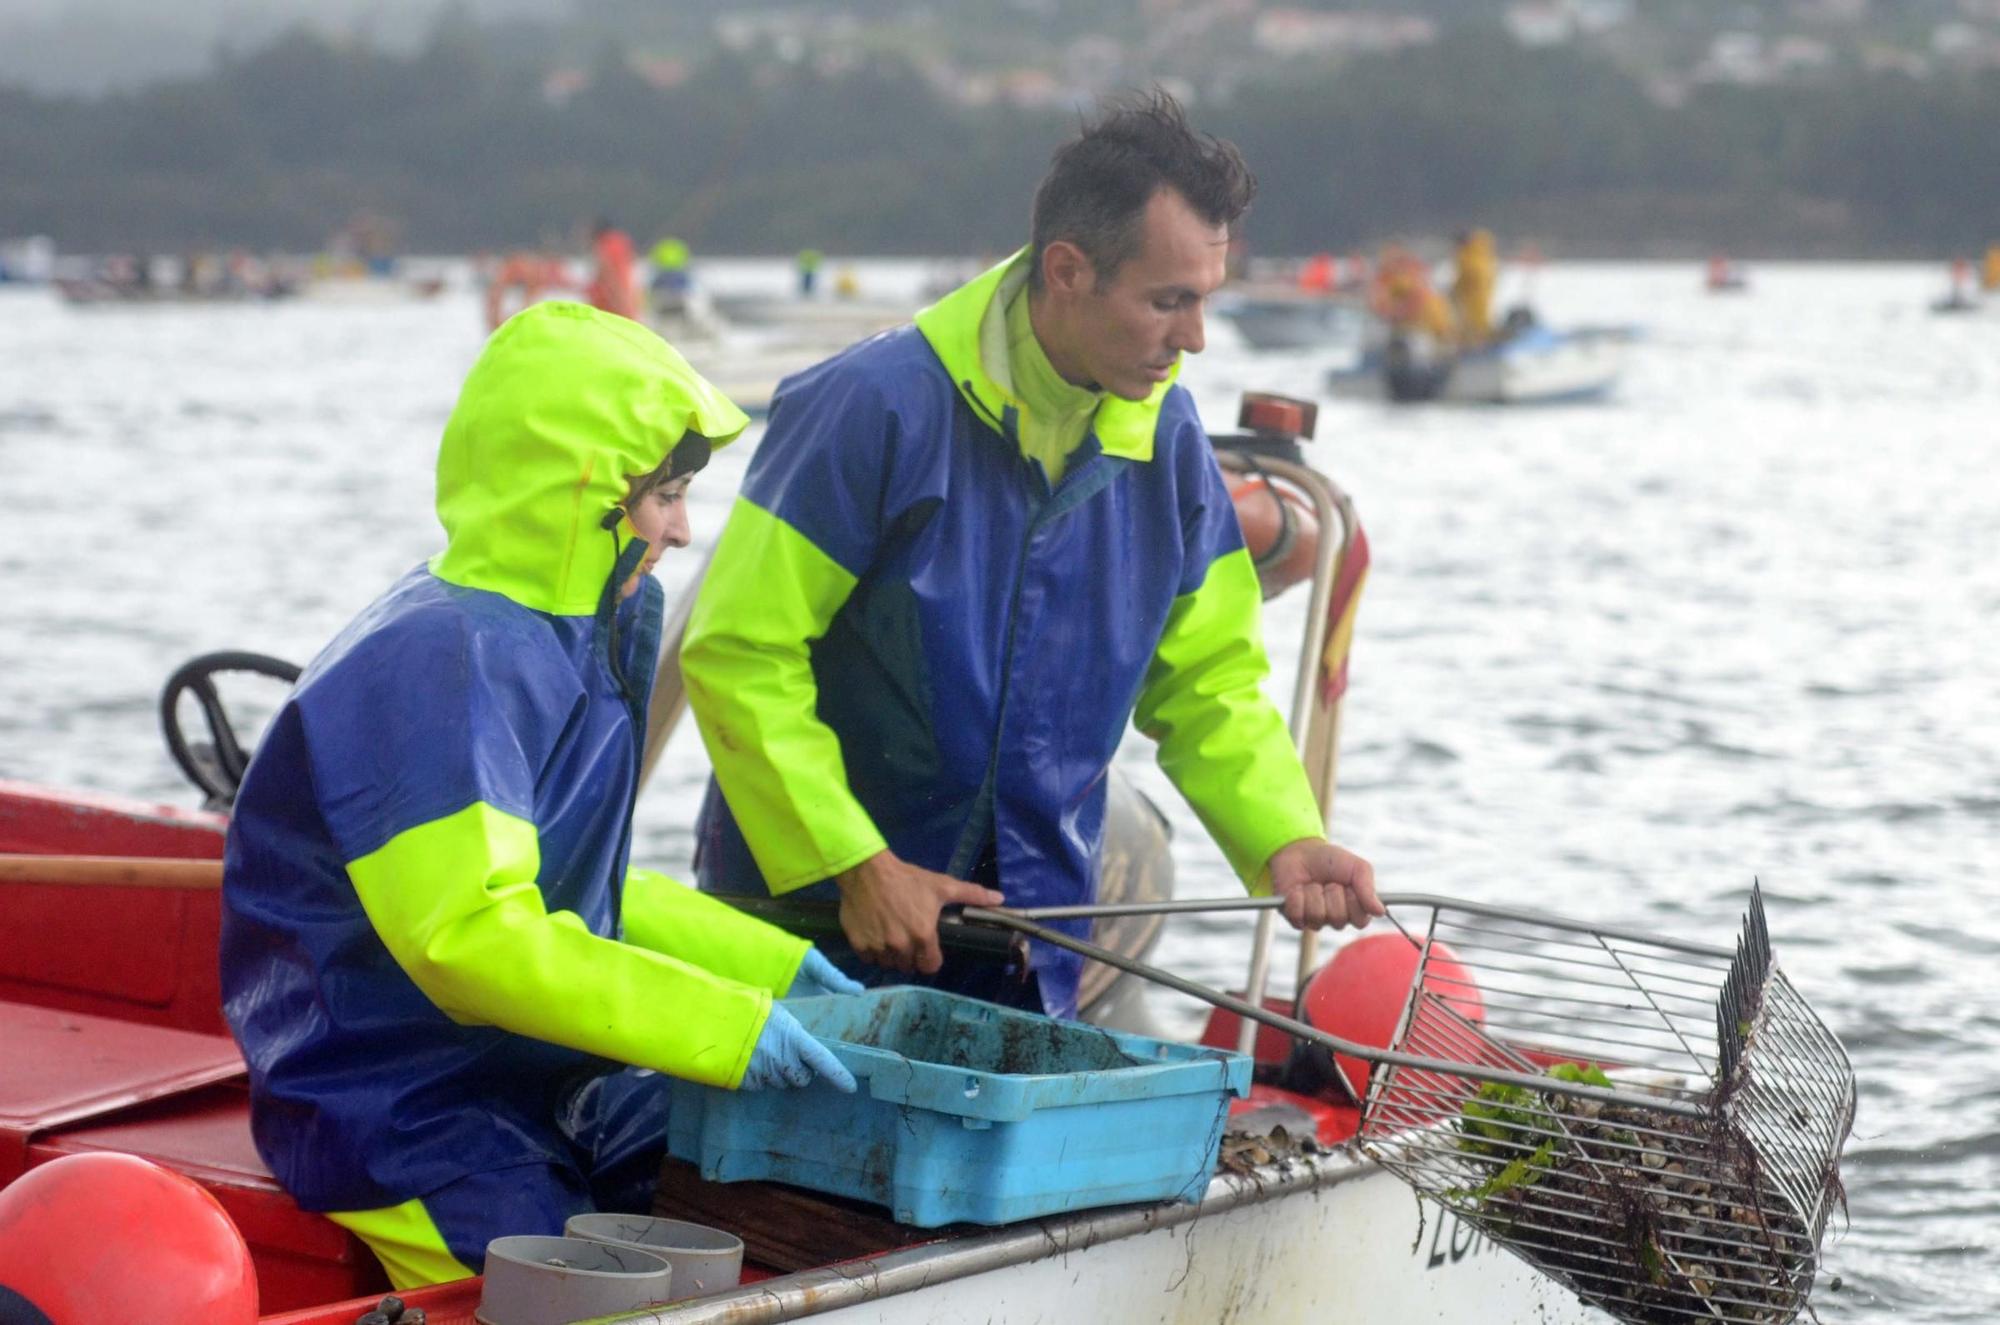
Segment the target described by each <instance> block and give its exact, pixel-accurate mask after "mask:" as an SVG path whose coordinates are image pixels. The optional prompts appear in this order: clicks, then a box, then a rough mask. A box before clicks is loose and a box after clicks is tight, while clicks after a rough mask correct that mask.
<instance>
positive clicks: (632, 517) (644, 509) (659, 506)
mask: <svg viewBox="0 0 2000 1325" xmlns="http://www.w3.org/2000/svg"><path fill="white" fill-rule="evenodd" d="M693 480H694V475H692V474H683V475H682V476H681V477H679V478H677V479H674V480H672V481H671V482H668V483H660V484H656V485H655V486H653V487H651V488H649V489H647V490H646V491H645V492H644V493H643V494H641V495H640V496H639V497H638V498H637V499H636V500H633V501H628V502H626V504H625V518H626V520H627V521H629V522H630V523H631V525H632V532H633V533H635V534H637V535H638V536H639V537H640V538H642V539H644V540H645V541H646V555H645V556H644V557H642V558H640V560H639V568H638V569H637V570H635V571H633V572H632V578H631V579H629V580H627V581H625V583H624V585H623V586H622V587H621V588H620V589H619V591H618V596H619V597H621V598H630V597H631V596H632V595H633V594H635V593H637V592H638V591H639V577H640V576H641V575H650V574H652V571H653V567H655V566H657V565H659V564H660V557H661V554H663V553H664V552H666V550H667V549H668V548H670V547H686V546H687V545H688V538H689V532H688V517H687V490H688V484H689V483H690V482H692V481H693Z"/></svg>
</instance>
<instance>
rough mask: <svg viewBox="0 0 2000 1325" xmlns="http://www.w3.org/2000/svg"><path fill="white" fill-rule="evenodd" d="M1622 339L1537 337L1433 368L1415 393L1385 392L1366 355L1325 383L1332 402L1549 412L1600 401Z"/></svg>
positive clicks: (1376, 355) (1379, 357)
mask: <svg viewBox="0 0 2000 1325" xmlns="http://www.w3.org/2000/svg"><path fill="white" fill-rule="evenodd" d="M1628 339H1629V337H1627V336H1621V335H1615V334H1610V333H1592V332H1583V333H1550V332H1539V333H1531V334H1530V335H1528V336H1526V337H1523V338H1520V339H1518V340H1513V341H1504V342H1502V343H1500V344H1499V345H1496V346H1494V347H1492V348H1490V349H1486V350H1481V351H1479V352H1477V353H1473V354H1466V355H1461V356H1459V357H1458V358H1456V359H1454V360H1450V361H1448V363H1445V364H1440V365H1439V368H1440V370H1442V371H1441V376H1439V377H1438V379H1437V380H1436V382H1435V383H1434V384H1431V385H1430V386H1429V388H1428V389H1426V390H1421V391H1419V392H1416V393H1409V392H1405V393H1403V394H1396V393H1395V392H1393V391H1392V388H1391V383H1390V375H1389V372H1388V370H1387V360H1386V356H1385V355H1383V354H1382V352H1380V351H1379V350H1373V349H1371V350H1370V351H1369V352H1368V353H1367V354H1365V355H1364V356H1363V357H1362V359H1361V362H1360V363H1359V364H1357V365H1356V366H1355V367H1354V368H1352V369H1347V370H1342V371H1337V372H1334V373H1332V374H1329V375H1328V378H1327V389H1328V391H1330V392H1331V393H1332V394H1333V395H1335V396H1339V397H1343V398H1346V399H1354V400H1388V399H1392V398H1393V399H1400V400H1437V401H1443V402H1446V403H1450V404H1460V405H1528V404H1555V403H1560V402H1564V401H1575V400H1592V399H1596V398H1597V397H1600V396H1603V395H1604V394H1606V393H1607V392H1609V391H1610V390H1611V388H1612V387H1613V386H1614V385H1615V384H1616V383H1617V381H1618V374H1619V371H1620V370H1621V369H1622V368H1623V367H1624V359H1625V343H1626V341H1627V340H1628Z"/></svg>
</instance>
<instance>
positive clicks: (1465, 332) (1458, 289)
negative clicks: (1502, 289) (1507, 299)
mask: <svg viewBox="0 0 2000 1325" xmlns="http://www.w3.org/2000/svg"><path fill="white" fill-rule="evenodd" d="M1499 281H1500V255H1499V254H1498V253H1497V252H1496V251H1495V250H1494V247H1493V234H1492V232H1491V231H1488V230H1468V231H1465V232H1463V233H1461V234H1460V235H1459V236H1458V251H1457V253H1456V254H1455V255H1454V257H1453V272H1452V279H1451V305H1452V312H1453V314H1454V315H1455V317H1456V318H1457V322H1458V340H1459V343H1460V344H1461V345H1466V346H1478V345H1484V344H1485V343H1486V342H1487V341H1489V340H1491V339H1492V338H1493V287H1494V286H1495V285H1497V284H1499Z"/></svg>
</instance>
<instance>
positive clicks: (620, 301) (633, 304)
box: [584, 220, 639, 322]
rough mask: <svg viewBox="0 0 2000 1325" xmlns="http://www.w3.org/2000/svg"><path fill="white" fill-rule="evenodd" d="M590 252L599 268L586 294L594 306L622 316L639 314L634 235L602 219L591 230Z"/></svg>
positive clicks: (635, 317) (633, 316)
mask: <svg viewBox="0 0 2000 1325" xmlns="http://www.w3.org/2000/svg"><path fill="white" fill-rule="evenodd" d="M590 248H591V255H592V256H593V257H594V258H595V259H596V261H597V268H596V270H595V271H593V272H591V274H590V284H589V286H588V287H587V288H586V289H585V291H584V297H585V298H586V299H588V300H589V301H590V303H591V305H592V306H593V307H596V308H601V309H603V310H604V311H605V312H607V313H616V314H617V315H618V316H619V317H629V318H631V319H632V320H633V321H635V322H636V321H637V320H638V318H639V283H638V277H637V272H636V269H637V265H638V264H637V259H636V255H635V254H634V253H633V250H632V236H630V235H628V234H626V233H625V232H624V231H623V230H620V229H619V228H618V227H617V226H615V225H613V224H611V222H609V221H606V220H600V221H599V222H598V223H597V226H596V228H595V229H593V230H592V231H591V234H590Z"/></svg>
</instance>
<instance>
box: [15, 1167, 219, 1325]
mask: <svg viewBox="0 0 2000 1325" xmlns="http://www.w3.org/2000/svg"><path fill="white" fill-rule="evenodd" d="M9 1293H11V1294H12V1295H13V1296H14V1297H15V1298H17V1299H19V1301H23V1302H26V1303H27V1304H29V1305H30V1306H31V1307H32V1308H34V1309H35V1310H37V1311H39V1312H40V1313H41V1314H42V1315H43V1316H46V1317H47V1318H48V1320H49V1321H50V1322H51V1325H106V1323H108V1322H116V1321H145V1322H147V1325H255V1322H256V1320H257V1272H256V1270H255V1268H254V1267H253V1266H252V1265H251V1262H250V1249H249V1248H248V1247H247V1246H245V1245H244V1243H243V1235H242V1234H241V1233H239V1232H237V1231H236V1225H235V1224H233V1223H231V1222H230V1219H229V1216H228V1215H227V1214H225V1213H223V1209H222V1207H221V1205H219V1204H218V1203H217V1202H216V1199H215V1198H214V1197H213V1196H211V1195H209V1193H208V1192H207V1191H206V1190H204V1189H203V1188H202V1187H201V1186H200V1185H199V1184H198V1183H196V1182H195V1181H194V1180H193V1179H191V1178H187V1177H184V1176H183V1175H181V1174H178V1173H174V1172H171V1171H169V1170H167V1169H163V1168H161V1167H160V1166H159V1165H157V1164H153V1163H150V1162H148V1161H146V1160H143V1159H140V1158H139V1157H138V1156H136V1155H117V1154H111V1153H108V1152H104V1153H92V1154H84V1155H65V1156H63V1157H62V1158H60V1159H54V1160H50V1161H49V1162H48V1163H46V1164H43V1165H40V1166H39V1167H36V1168H32V1169H30V1170H28V1171H27V1172H26V1173H24V1174H23V1175H21V1177H19V1178H17V1179H16V1180H15V1181H14V1182H13V1183H12V1184H10V1185H9V1186H8V1187H7V1188H6V1189H5V1190H4V1191H0V1302H4V1301H6V1298H7V1295H8V1294H9ZM16 1305H17V1306H18V1303H17V1304H16ZM28 1319H30V1320H32V1319H33V1317H32V1316H30V1317H28Z"/></svg>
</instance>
